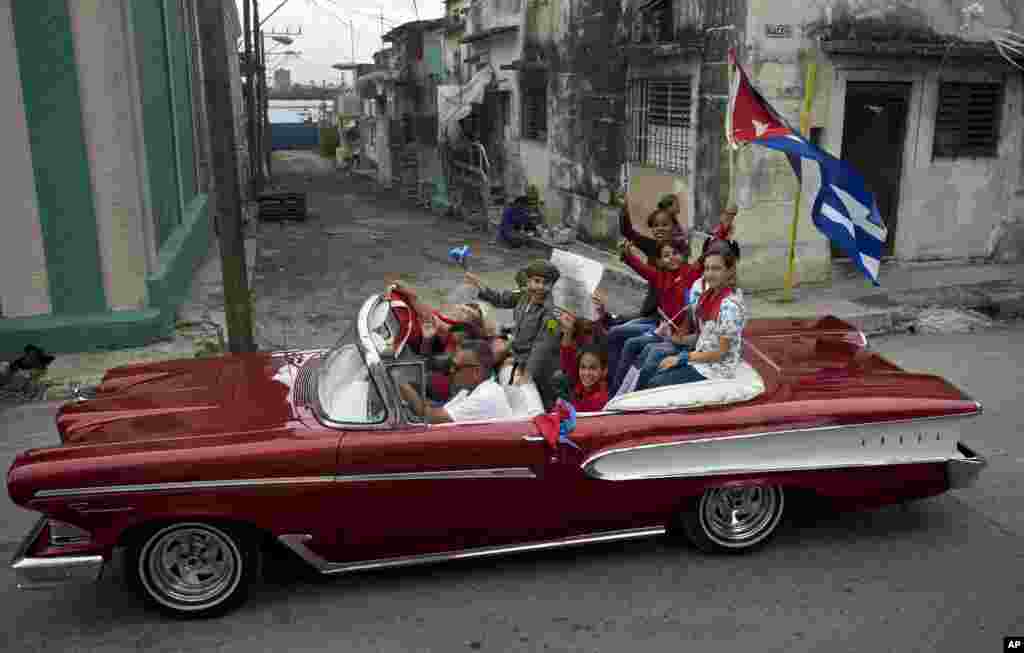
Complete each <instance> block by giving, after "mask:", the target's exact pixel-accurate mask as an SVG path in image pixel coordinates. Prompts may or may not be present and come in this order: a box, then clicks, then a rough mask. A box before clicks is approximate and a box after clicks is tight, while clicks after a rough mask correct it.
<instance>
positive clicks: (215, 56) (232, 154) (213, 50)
mask: <svg viewBox="0 0 1024 653" xmlns="http://www.w3.org/2000/svg"><path fill="white" fill-rule="evenodd" d="M197 7H198V10H199V35H200V41H201V43H202V48H201V50H202V57H203V71H204V76H203V86H204V90H205V91H206V93H205V95H206V111H207V114H208V115H209V130H210V134H209V140H210V149H211V150H212V152H213V176H214V180H215V181H214V189H215V190H214V195H215V196H216V200H217V206H216V211H217V219H218V223H219V227H220V228H219V229H218V231H219V234H218V235H219V239H220V261H221V269H222V274H223V275H224V314H225V316H226V318H227V323H228V325H227V326H228V349H229V350H230V351H231V353H233V354H238V353H242V352H251V351H256V343H255V341H254V339H253V332H252V301H251V299H250V297H249V282H248V280H247V278H246V270H245V239H244V238H243V237H242V195H241V189H240V187H239V184H238V151H237V150H236V149H235V145H236V143H235V115H234V107H232V104H231V76H230V74H229V72H228V57H235V56H238V55H237V54H236V53H235V51H234V48H233V47H232V48H230V49H229V48H228V42H227V32H226V31H225V30H226V28H225V21H224V4H223V2H222V0H198V2H197Z"/></svg>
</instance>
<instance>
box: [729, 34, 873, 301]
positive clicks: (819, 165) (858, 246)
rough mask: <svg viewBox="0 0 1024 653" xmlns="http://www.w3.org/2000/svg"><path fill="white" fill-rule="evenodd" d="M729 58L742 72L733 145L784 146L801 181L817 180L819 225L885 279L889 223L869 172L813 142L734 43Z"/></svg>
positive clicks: (814, 214) (732, 120)
mask: <svg viewBox="0 0 1024 653" xmlns="http://www.w3.org/2000/svg"><path fill="white" fill-rule="evenodd" d="M729 64H730V65H732V66H734V67H735V73H736V74H735V75H734V76H733V83H732V87H731V88H730V89H729V108H728V111H726V117H725V130H726V138H727V139H728V141H729V145H730V146H732V147H733V148H734V149H738V148H739V147H740V146H741V145H745V144H747V143H755V144H757V145H763V146H764V147H768V148H771V149H773V150H778V151H780V152H783V153H784V154H785V155H786V156H787V158H788V159H789V163H790V165H791V166H792V167H793V172H794V173H796V176H797V179H798V180H799V181H800V183H803V180H804V178H805V176H806V177H807V178H809V179H811V180H812V186H814V188H813V190H812V193H813V194H814V203H813V204H812V205H811V219H812V220H813V221H814V226H816V227H817V228H818V230H819V231H820V232H821V233H823V234H825V236H826V237H827V238H829V239H830V240H831V241H832V242H834V243H835V244H836V245H838V246H839V247H840V248H841V249H842V250H843V251H844V252H846V254H847V255H848V256H849V257H850V259H851V260H853V261H854V262H855V263H856V264H857V266H858V267H859V268H860V269H861V271H862V272H863V273H864V275H865V276H866V277H867V278H868V279H870V280H871V282H872V283H873V284H875V285H876V286H877V285H879V284H878V265H879V261H880V260H881V258H882V248H883V247H884V246H885V238H886V228H885V223H884V222H883V221H882V216H881V215H879V214H878V205H877V204H876V203H875V197H874V195H872V194H871V192H870V191H869V190H868V189H867V187H866V186H865V184H864V178H863V177H861V176H860V174H859V173H858V172H857V171H856V170H854V169H853V167H851V166H850V165H849V164H848V163H846V162H845V161H841V160H839V159H837V158H836V157H834V156H832V155H831V154H829V153H828V152H826V151H825V150H823V149H821V148H820V147H818V146H816V145H813V144H812V143H811V142H810V141H808V140H807V139H805V138H804V137H803V136H801V135H800V132H799V131H797V130H795V129H793V128H792V127H790V126H789V124H788V123H787V122H786V120H785V118H783V117H782V115H781V114H780V113H779V112H778V111H776V110H775V109H774V108H773V107H772V106H771V105H770V104H768V101H767V100H765V99H764V96H763V95H761V93H760V92H759V91H758V90H757V89H756V88H755V87H754V85H753V84H751V83H750V79H749V78H747V74H746V73H745V72H744V70H743V68H742V67H741V66H740V65H739V63H738V62H737V61H736V53H735V51H734V50H731V49H730V50H729Z"/></svg>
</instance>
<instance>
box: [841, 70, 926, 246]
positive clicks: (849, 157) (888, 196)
mask: <svg viewBox="0 0 1024 653" xmlns="http://www.w3.org/2000/svg"><path fill="white" fill-rule="evenodd" d="M909 106H910V83H909V82H848V83H847V85H846V112H845V115H844V119H843V156H842V158H843V160H844V161H846V162H848V163H849V164H850V165H852V166H853V167H854V169H855V170H856V171H857V172H859V173H860V174H861V175H863V177H864V183H865V185H866V186H867V189H868V190H869V191H871V193H872V194H874V196H875V201H876V202H877V203H878V213H879V214H880V215H881V216H882V221H883V222H884V223H885V226H886V229H887V230H888V234H887V236H886V240H885V247H884V248H883V249H882V255H883V256H892V255H893V249H894V248H893V245H894V243H895V241H896V228H897V222H898V217H899V216H898V212H899V204H900V180H901V179H902V176H903V146H904V143H905V142H906V134H907V110H908V107H909ZM844 257H846V253H845V252H843V251H842V250H840V249H838V248H837V247H836V246H835V245H834V244H833V245H832V258H834V259H835V258H844Z"/></svg>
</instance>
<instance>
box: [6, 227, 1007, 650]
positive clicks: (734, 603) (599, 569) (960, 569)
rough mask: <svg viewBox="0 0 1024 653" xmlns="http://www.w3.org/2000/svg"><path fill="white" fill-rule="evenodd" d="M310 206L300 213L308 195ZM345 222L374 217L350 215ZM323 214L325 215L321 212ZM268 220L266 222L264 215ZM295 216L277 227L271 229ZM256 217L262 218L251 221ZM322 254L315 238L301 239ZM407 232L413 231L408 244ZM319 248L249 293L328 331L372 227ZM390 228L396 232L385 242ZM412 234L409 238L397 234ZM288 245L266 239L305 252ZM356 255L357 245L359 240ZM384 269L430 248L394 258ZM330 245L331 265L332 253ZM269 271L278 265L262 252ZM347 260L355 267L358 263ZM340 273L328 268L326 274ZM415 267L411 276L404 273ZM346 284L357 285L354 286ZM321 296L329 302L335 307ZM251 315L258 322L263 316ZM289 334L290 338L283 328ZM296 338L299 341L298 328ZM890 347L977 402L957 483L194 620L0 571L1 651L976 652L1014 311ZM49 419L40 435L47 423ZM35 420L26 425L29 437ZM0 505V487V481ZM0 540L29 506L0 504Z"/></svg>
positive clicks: (985, 640)
mask: <svg viewBox="0 0 1024 653" xmlns="http://www.w3.org/2000/svg"><path fill="white" fill-rule="evenodd" d="M325 208H326V207H323V208H320V209H319V210H325ZM359 219H360V220H362V221H364V222H367V223H371V221H373V220H375V219H378V218H374V217H373V216H372V215H365V216H364V217H362V218H359ZM325 220H326V217H325ZM390 224H391V223H381V225H380V227H379V229H380V231H381V233H387V234H388V239H389V242H390V243H392V245H391V246H392V247H399V246H400V247H403V248H410V251H420V252H423V257H424V260H426V259H429V258H430V257H431V256H440V255H441V254H438V253H437V252H441V253H443V249H444V247H445V246H447V245H448V244H450V243H452V244H454V243H456V241H457V240H458V236H459V233H458V227H457V226H452V224H451V223H444V222H442V221H440V220H439V222H438V223H437V224H436V225H432V226H431V232H432V235H430V236H424V235H423V234H422V233H419V234H412V233H409V234H405V233H396V230H394V229H392V228H391V227H390ZM275 228H276V227H275ZM290 230H295V231H298V228H297V227H294V226H293V227H285V228H284V230H283V232H282V233H285V234H287V233H289V232H290ZM267 233H269V232H267ZM307 238H308V239H309V240H308V242H309V243H310V246H311V247H316V246H319V247H320V248H321V249H320V250H318V251H320V252H321V255H320V256H322V253H323V252H325V251H327V250H326V248H328V247H330V243H332V242H333V241H332V240H329V239H328V240H324V239H318V238H316V237H314V236H312V235H309V236H307ZM427 238H430V240H429V241H428V240H427ZM361 243H362V244H361V245H360V246H359V247H358V248H352V249H351V250H348V251H349V253H348V254H346V255H345V257H344V258H340V259H339V262H335V261H331V262H330V263H327V262H324V261H322V260H320V261H319V262H317V263H315V264H316V265H335V264H337V265H338V272H337V275H338V278H337V285H336V286H335V287H333V288H323V287H318V286H317V285H316V284H315V283H314V282H313V281H312V280H309V281H294V280H292V281H289V280H287V279H286V278H285V276H284V275H283V274H280V276H278V273H281V271H280V270H278V271H277V273H275V271H274V270H273V269H272V268H270V267H268V266H267V263H266V262H267V260H268V259H266V258H263V259H262V261H263V263H261V264H260V265H261V266H262V267H260V268H259V274H260V275H261V277H262V279H261V280H260V281H258V282H257V284H256V290H257V293H258V294H259V295H260V297H261V300H260V301H263V302H267V304H268V305H269V302H270V301H271V300H270V299H268V298H270V297H273V296H274V294H275V293H285V292H289V293H311V294H316V295H317V297H319V299H318V300H316V301H314V300H311V304H310V306H311V308H313V307H315V308H316V309H317V310H321V311H324V313H325V314H328V313H330V314H331V316H332V317H331V319H329V320H325V321H324V324H323V327H322V329H321V330H318V331H317V332H316V333H309V334H306V335H305V336H302V337H309V338H313V337H316V338H322V339H323V340H322V341H323V342H325V343H326V342H330V341H331V340H333V338H334V337H335V335H336V333H335V328H336V325H337V320H336V318H337V315H338V314H340V313H341V312H342V311H344V310H347V308H348V304H346V302H350V301H354V299H353V298H355V297H357V296H361V295H360V293H362V292H368V291H371V290H373V289H374V288H375V283H376V282H375V281H374V280H373V279H372V278H371V275H369V274H368V273H367V271H366V269H365V268H369V267H370V266H371V265H377V266H380V265H382V261H381V260H380V259H379V258H378V256H379V255H380V253H382V252H385V251H388V248H387V246H386V244H385V243H384V242H380V243H375V242H372V241H361ZM398 243H401V245H398ZM413 243H415V250H413V249H412V248H413V247H414V246H413ZM292 246H293V245H292V244H290V243H289V242H288V241H282V242H281V243H280V250H281V251H280V253H278V254H274V255H273V256H275V257H281V260H282V261H283V260H287V261H290V262H293V263H295V265H299V263H300V262H305V263H306V264H308V263H310V261H311V260H313V259H312V258H311V257H309V256H302V255H299V254H298V253H297V252H293V251H292V250H291V249H290V247H292ZM375 253H376V254H375ZM393 260H394V264H393V265H390V262H391V261H392V259H388V261H389V266H390V267H389V270H390V271H395V272H402V273H406V272H413V273H415V272H420V271H422V270H424V269H433V270H435V272H432V273H430V274H431V275H436V277H430V278H432V279H436V278H441V277H444V278H447V279H453V278H455V277H454V275H453V273H450V272H446V271H444V270H443V266H444V264H443V262H437V263H436V265H434V267H431V266H432V265H433V264H428V263H421V264H420V267H419V268H417V266H416V263H415V257H414V256H413V255H411V254H410V255H409V256H408V258H406V257H402V258H397V257H396V258H395V259H393ZM346 261H347V263H346ZM278 267H282V266H278ZM360 269H362V271H358V270H360ZM346 275H347V276H346ZM420 278H424V277H420ZM356 286H359V287H358V288H357V287H356ZM335 312H337V313H335ZM267 315H268V313H263V317H262V318H261V319H266V316H267ZM298 340H300V336H299V335H293V336H292V340H291V343H290V344H295V343H296V341H298ZM310 342H311V341H309V340H302V343H303V344H307V343H310ZM873 344H874V346H875V347H876V348H877V349H879V350H880V351H882V352H884V353H885V354H887V355H889V356H890V357H892V358H893V359H894V360H895V361H897V362H899V363H901V364H903V365H905V366H908V367H911V368H916V369H922V370H928V371H934V372H937V373H939V374H942V375H944V376H946V377H947V378H949V379H951V380H952V381H954V382H955V383H957V384H959V385H960V386H961V387H962V388H964V389H965V390H966V391H968V392H969V393H971V394H972V395H974V396H975V397H977V398H978V399H980V400H981V401H982V402H983V403H984V405H985V413H984V415H982V416H981V417H979V418H978V419H977V420H975V421H974V422H973V423H972V424H971V425H970V427H969V430H968V432H967V433H966V434H965V437H966V438H967V439H968V440H969V441H970V442H971V443H972V444H975V445H977V446H978V448H979V449H981V450H982V451H985V452H990V453H995V454H997V455H996V456H995V457H994V458H993V460H992V465H991V467H990V469H989V470H988V472H987V473H986V474H985V475H984V476H983V477H982V482H981V485H980V486H979V487H977V488H974V489H970V490H965V491H959V492H956V493H951V494H947V495H945V496H942V497H938V498H935V499H930V500H926V501H922V502H917V503H914V504H911V505H909V506H907V507H905V508H903V507H896V508H889V509H885V510H881V511H877V512H871V513H861V514H847V515H841V516H822V518H821V519H820V520H818V521H817V522H816V523H814V522H811V523H799V524H794V525H791V526H790V527H789V528H787V529H786V530H785V531H783V532H782V533H780V535H779V536H778V537H777V538H776V539H775V540H774V541H773V543H772V544H771V545H770V546H769V547H768V548H766V549H765V550H764V551H762V552H761V553H758V554H755V555H751V556H744V557H738V558H721V557H707V556H704V555H700V554H697V553H695V552H694V551H692V550H690V549H689V548H687V547H685V546H679V545H674V544H672V543H669V542H666V541H663V540H651V541H643V542H634V543H628V544H617V545H605V546H597V547H592V548H589V549H581V550H565V551H559V552H548V553H542V554H530V555H528V556H525V557H507V558H502V559H491V560H486V561H467V562H460V563H454V564H449V565H443V566H434V567H422V568H417V569H406V570H390V571H385V572H376V573H364V574H361V575H354V576H349V577H346V578H332V579H325V580H289V581H285V582H283V583H282V582H278V583H276V584H270V585H265V586H263V587H261V588H260V589H259V591H258V592H256V594H255V596H254V597H253V598H252V599H251V600H250V602H249V603H248V604H247V605H246V606H245V607H244V608H243V609H241V610H240V611H238V612H237V613H234V614H231V615H229V616H227V617H225V618H223V619H220V620H216V621H207V622H190V623H180V622H174V621H167V620H163V619H162V618H160V617H159V616H157V615H154V614H152V613H150V612H147V611H145V610H143V609H142V607H141V606H140V605H139V603H138V602H137V601H136V599H135V598H134V596H133V595H132V594H130V593H129V591H128V588H127V587H126V586H125V582H124V580H123V578H124V576H123V573H122V571H121V570H120V569H119V568H118V566H117V565H115V567H114V568H113V569H112V570H110V572H109V573H107V574H106V575H105V576H104V578H103V579H102V581H101V582H100V583H99V584H98V585H97V586H84V587H72V588H67V589H65V590H61V591H58V592H55V593H51V592H39V593H27V592H19V591H17V590H15V589H14V587H13V575H12V574H11V573H10V572H9V571H8V570H7V569H6V568H4V569H2V570H0V604H2V605H3V606H4V607H5V609H4V610H3V612H2V615H0V633H2V635H0V638H4V639H5V640H6V641H4V639H0V647H2V648H3V649H4V650H19V651H43V650H52V651H91V650H103V651H130V650H143V649H145V650H153V651H185V650H189V651H191V650H202V651H205V650H217V651H245V652H249V651H254V650H256V651H286V650H287V651H303V650H309V651H314V650H338V651H342V650H344V651H443V652H450V651H462V650H467V651H472V650H485V651H609V652H618V651H623V650H630V651H632V652H634V653H645V652H648V651H680V650H692V651H711V652H715V651H723V652H726V651H728V652H733V651H747V650H750V651H851V652H860V651H900V652H903V651H922V652H925V651H950V652H961V651H979V652H982V651H988V650H998V649H997V648H996V647H998V646H1000V641H1001V640H1000V638H1001V637H1002V636H1003V635H1006V634H1009V633H1016V634H1020V633H1022V632H1024V608H1021V600H1020V597H1021V596H1022V594H1024V576H1022V574H1021V569H1022V568H1024V517H1022V516H1021V515H1022V514H1024V491H1022V487H1021V481H1020V478H1021V472H1022V471H1024V444H1022V439H1021V437H1020V436H1021V427H1020V422H1021V420H1020V416H1021V412H1020V407H1019V404H1018V398H1019V388H1020V387H1021V381H1022V379H1021V374H1022V373H1021V369H1024V353H1022V352H1024V330H1022V329H1021V328H1020V325H1015V326H1012V327H1010V328H1003V329H997V330H989V331H984V332H979V333H975V334H957V335H947V336H899V337H890V338H879V339H877V340H875V341H874V343H873ZM17 410H18V412H17V413H16V414H12V413H10V412H8V413H7V414H6V415H5V416H4V418H5V419H4V422H5V428H6V429H9V430H8V431H7V432H8V434H9V435H8V437H7V438H6V439H5V442H4V444H3V447H4V449H3V454H4V460H3V461H0V462H2V463H3V464H4V465H7V464H9V461H10V458H11V457H12V456H13V453H14V451H15V450H17V449H21V448H25V447H28V446H39V445H45V444H48V443H49V442H52V439H53V438H54V437H55V435H54V434H53V432H52V430H51V424H52V411H53V410H54V408H53V406H52V405H50V406H47V405H45V404H36V405H34V406H28V407H23V408H20V409H17ZM47 431H49V434H48V433H47ZM33 434H38V435H33ZM4 501H5V502H6V501H7V499H6V497H4ZM0 514H2V516H3V531H2V533H0V544H2V548H3V549H4V550H5V552H6V554H7V555H10V553H11V552H12V551H13V545H14V542H15V541H16V538H18V537H20V536H21V534H22V533H23V532H24V529H25V528H27V526H28V525H29V524H30V522H31V516H30V515H28V514H27V513H21V512H18V511H17V509H15V508H14V507H13V506H10V505H9V504H7V503H5V504H4V506H3V512H2V513H0Z"/></svg>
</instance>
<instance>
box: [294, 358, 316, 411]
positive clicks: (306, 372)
mask: <svg viewBox="0 0 1024 653" xmlns="http://www.w3.org/2000/svg"><path fill="white" fill-rule="evenodd" d="M319 369H320V358H319V357H317V358H311V359H309V360H308V361H306V364H305V365H303V366H302V367H301V368H300V369H299V375H298V378H296V379H295V404H296V405H298V406H309V405H311V404H312V403H313V393H314V392H316V374H317V371H318V370H319Z"/></svg>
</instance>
